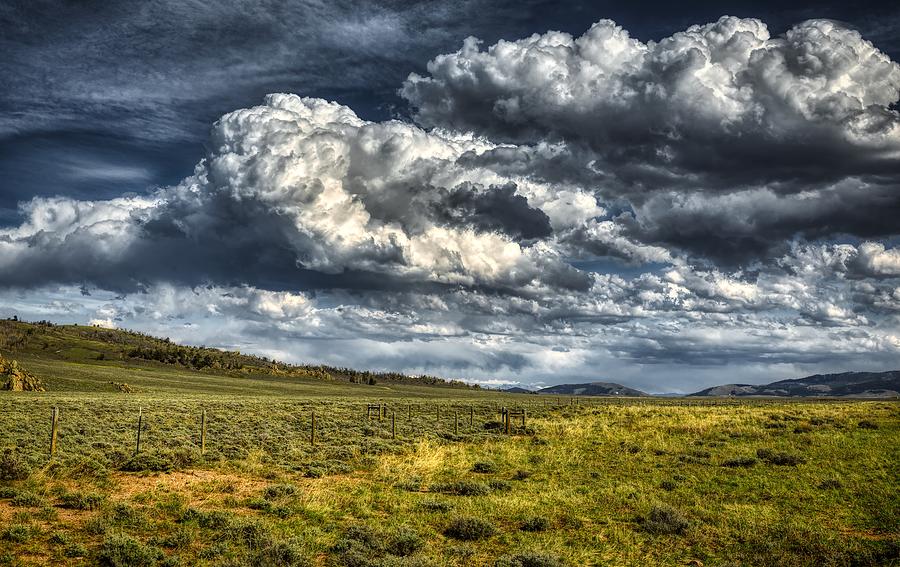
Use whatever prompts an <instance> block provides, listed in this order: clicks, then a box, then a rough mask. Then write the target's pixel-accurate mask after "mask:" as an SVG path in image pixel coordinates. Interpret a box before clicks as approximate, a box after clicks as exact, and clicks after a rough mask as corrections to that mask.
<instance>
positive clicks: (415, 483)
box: [394, 477, 422, 492]
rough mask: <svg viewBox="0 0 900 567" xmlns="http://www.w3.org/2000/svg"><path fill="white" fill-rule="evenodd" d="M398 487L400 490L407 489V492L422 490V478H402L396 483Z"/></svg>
mask: <svg viewBox="0 0 900 567" xmlns="http://www.w3.org/2000/svg"><path fill="white" fill-rule="evenodd" d="M394 486H395V487H396V488H399V489H400V490H405V491H406V492H419V491H420V490H422V479H421V478H419V477H413V478H409V479H406V480H402V481H400V482H398V483H397V484H395V485H394Z"/></svg>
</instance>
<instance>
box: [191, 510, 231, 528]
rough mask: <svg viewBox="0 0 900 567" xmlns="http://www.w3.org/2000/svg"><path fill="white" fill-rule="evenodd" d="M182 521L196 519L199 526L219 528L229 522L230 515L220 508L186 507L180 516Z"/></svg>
mask: <svg viewBox="0 0 900 567" xmlns="http://www.w3.org/2000/svg"><path fill="white" fill-rule="evenodd" d="M181 521H182V522H190V521H196V522H197V525H198V526H200V527H201V528H205V529H212V530H221V529H223V528H225V527H227V526H228V525H229V524H231V521H232V515H231V514H229V513H228V512H224V511H222V510H209V511H206V510H197V509H196V508H188V509H187V511H185V512H184V514H182V516H181Z"/></svg>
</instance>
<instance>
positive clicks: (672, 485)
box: [659, 480, 678, 492]
mask: <svg viewBox="0 0 900 567" xmlns="http://www.w3.org/2000/svg"><path fill="white" fill-rule="evenodd" d="M659 487H660V488H662V489H663V490H668V491H670V492H671V491H672V490H675V489H676V488H678V484H677V483H676V482H675V481H674V480H664V481H662V482H661V483H659Z"/></svg>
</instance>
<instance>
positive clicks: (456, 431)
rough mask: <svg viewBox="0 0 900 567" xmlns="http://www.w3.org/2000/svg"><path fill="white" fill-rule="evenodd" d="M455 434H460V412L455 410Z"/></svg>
mask: <svg viewBox="0 0 900 567" xmlns="http://www.w3.org/2000/svg"><path fill="white" fill-rule="evenodd" d="M453 434H454V435H459V412H458V411H457V412H453Z"/></svg>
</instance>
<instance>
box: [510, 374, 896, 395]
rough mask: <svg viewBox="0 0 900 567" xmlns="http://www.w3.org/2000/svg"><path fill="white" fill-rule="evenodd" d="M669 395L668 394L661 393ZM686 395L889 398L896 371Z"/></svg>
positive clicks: (571, 391)
mask: <svg viewBox="0 0 900 567" xmlns="http://www.w3.org/2000/svg"><path fill="white" fill-rule="evenodd" d="M503 391H504V392H507V393H511V394H550V395H558V396H626V397H637V396H650V395H653V394H648V393H646V392H642V391H640V390H635V389H634V388H629V387H627V386H623V385H621V384H616V383H613V382H590V383H587V384H559V385H558V386H550V387H547V388H541V389H540V390H528V389H526V388H521V387H518V386H516V387H512V388H507V389H505V390H503ZM663 396H666V397H672V396H674V395H672V394H663ZM688 396H690V397H741V396H772V397H803V398H809V397H853V398H892V397H900V370H891V371H889V372H843V373H840V374H815V375H813V376H807V377H806V378H798V379H796V380H779V381H778V382H772V383H771V384H763V385H757V386H754V385H751V384H724V385H722V386H713V387H712V388H707V389H705V390H701V391H699V392H695V393H693V394H688Z"/></svg>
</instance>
